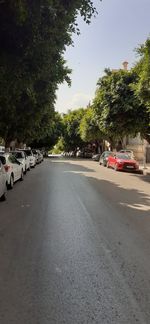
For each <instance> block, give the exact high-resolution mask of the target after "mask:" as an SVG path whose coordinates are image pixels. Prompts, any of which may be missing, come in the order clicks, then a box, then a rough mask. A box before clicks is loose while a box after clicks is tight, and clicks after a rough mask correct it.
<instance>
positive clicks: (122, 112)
mask: <svg viewBox="0 0 150 324" xmlns="http://www.w3.org/2000/svg"><path fill="white" fill-rule="evenodd" d="M136 82H137V75H136V73H135V72H134V71H132V70H131V71H125V70H118V71H111V70H109V69H106V70H105V75H104V76H103V77H102V78H100V79H99V81H98V83H97V86H98V87H97V91H96V95H95V98H94V103H93V107H94V110H95V112H96V114H97V116H98V118H99V128H100V130H101V131H102V132H103V134H104V136H105V138H106V139H108V140H109V141H110V142H113V140H116V139H120V140H122V138H123V137H124V136H125V135H133V136H135V135H136V134H137V133H138V132H139V131H140V129H141V125H142V122H143V120H142V118H143V115H144V113H145V110H144V109H145V107H144V106H143V105H142V103H141V102H140V100H139V98H138V97H137V96H136V94H135V91H134V89H133V86H134V85H135V84H136Z"/></svg>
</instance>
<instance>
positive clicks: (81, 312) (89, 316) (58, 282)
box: [0, 159, 150, 324]
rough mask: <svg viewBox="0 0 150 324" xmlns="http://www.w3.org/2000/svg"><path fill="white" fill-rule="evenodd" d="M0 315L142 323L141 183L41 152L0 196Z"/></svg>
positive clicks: (146, 250)
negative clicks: (3, 199)
mask: <svg viewBox="0 0 150 324" xmlns="http://www.w3.org/2000/svg"><path fill="white" fill-rule="evenodd" d="M0 323H1V324H10V323H11V324H55V323H56V324H112V323H114V324H135V323H136V324H137V323H140V324H145V323H146V324H149V323H150V183H149V178H148V177H145V176H143V175H135V174H126V173H122V172H115V171H114V170H111V169H107V168H104V167H102V166H99V165H98V163H97V162H93V161H88V160H63V159H58V160H56V159H47V160H45V161H44V162H43V164H41V165H39V166H37V167H36V168H35V169H33V170H32V171H30V172H29V173H28V174H27V175H26V176H25V179H24V181H23V182H18V183H16V184H15V186H14V189H13V190H12V191H9V192H8V199H7V201H6V202H2V203H0Z"/></svg>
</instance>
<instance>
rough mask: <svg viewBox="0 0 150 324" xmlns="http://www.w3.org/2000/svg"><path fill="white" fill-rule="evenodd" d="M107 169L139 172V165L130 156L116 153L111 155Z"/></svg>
mask: <svg viewBox="0 0 150 324" xmlns="http://www.w3.org/2000/svg"><path fill="white" fill-rule="evenodd" d="M107 167H108V168H109V167H112V168H114V169H115V170H116V171H138V170H139V164H138V162H137V161H136V160H134V159H132V158H131V157H130V156H129V155H128V154H124V153H116V154H113V155H110V156H109V157H108V161H107Z"/></svg>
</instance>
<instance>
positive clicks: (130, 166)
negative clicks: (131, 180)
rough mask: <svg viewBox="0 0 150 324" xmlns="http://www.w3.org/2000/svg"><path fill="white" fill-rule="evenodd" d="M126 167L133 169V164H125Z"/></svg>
mask: <svg viewBox="0 0 150 324" xmlns="http://www.w3.org/2000/svg"><path fill="white" fill-rule="evenodd" d="M126 168H128V169H134V166H132V165H127V166H126Z"/></svg>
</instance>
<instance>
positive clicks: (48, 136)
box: [28, 112, 64, 150]
mask: <svg viewBox="0 0 150 324" xmlns="http://www.w3.org/2000/svg"><path fill="white" fill-rule="evenodd" d="M63 127H64V126H63V120H62V117H61V115H60V114H59V113H58V112H55V113H54V116H53V119H51V118H50V119H49V123H47V124H46V128H45V129H43V135H42V136H41V138H39V137H38V138H36V139H35V140H34V141H31V142H30V141H29V142H28V144H29V146H32V147H36V148H42V147H43V148H46V149H47V150H50V149H51V148H52V147H53V146H54V145H55V144H56V143H57V141H58V140H59V138H60V137H61V136H62V134H63Z"/></svg>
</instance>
